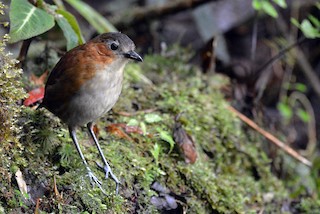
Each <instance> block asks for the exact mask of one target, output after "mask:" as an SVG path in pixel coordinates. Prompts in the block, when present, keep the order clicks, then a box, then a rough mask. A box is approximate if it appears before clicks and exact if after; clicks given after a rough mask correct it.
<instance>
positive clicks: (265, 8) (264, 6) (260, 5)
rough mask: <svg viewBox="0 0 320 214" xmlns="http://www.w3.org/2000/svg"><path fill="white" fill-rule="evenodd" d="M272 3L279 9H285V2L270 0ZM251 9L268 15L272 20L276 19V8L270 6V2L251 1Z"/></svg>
mask: <svg viewBox="0 0 320 214" xmlns="http://www.w3.org/2000/svg"><path fill="white" fill-rule="evenodd" d="M272 2H273V3H275V4H277V5H278V6H279V7H281V8H286V7H287V3H286V1H285V0H272ZM252 7H253V8H254V9H255V10H257V11H259V12H260V11H261V12H264V13H266V14H268V15H269V16H271V17H273V18H277V17H278V12H277V10H276V8H275V7H274V6H273V5H272V3H271V1H270V0H253V1H252Z"/></svg>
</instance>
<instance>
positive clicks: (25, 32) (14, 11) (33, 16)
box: [9, 0, 54, 43]
mask: <svg viewBox="0 0 320 214" xmlns="http://www.w3.org/2000/svg"><path fill="white" fill-rule="evenodd" d="M9 13H10V14H9V17H10V33H9V36H10V42H11V43H13V42H17V41H20V40H25V39H29V38H31V37H34V36H37V35H40V34H42V33H44V32H46V31H48V30H50V29H51V28H52V27H53V26H54V18H53V16H52V15H50V14H48V13H47V12H46V11H44V10H42V9H39V8H37V7H35V6H33V5H32V4H30V3H29V2H28V1H27V0H12V1H11V5H10V12H9Z"/></svg>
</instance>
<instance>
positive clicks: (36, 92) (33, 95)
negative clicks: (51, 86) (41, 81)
mask: <svg viewBox="0 0 320 214" xmlns="http://www.w3.org/2000/svg"><path fill="white" fill-rule="evenodd" d="M28 95H29V96H28V98H27V99H25V100H24V101H23V105H25V106H31V105H33V104H36V103H37V102H39V101H40V100H42V99H43V97H44V87H40V88H35V89H33V90H32V91H29V92H28Z"/></svg>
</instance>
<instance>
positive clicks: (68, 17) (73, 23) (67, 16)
mask: <svg viewBox="0 0 320 214" xmlns="http://www.w3.org/2000/svg"><path fill="white" fill-rule="evenodd" d="M56 12H57V13H58V14H60V15H62V16H63V17H64V18H65V19H66V20H67V21H68V23H69V24H70V26H71V27H72V29H73V31H74V32H75V33H76V35H77V37H78V45H82V44H83V43H85V41H84V38H83V36H82V33H81V30H80V27H79V24H78V22H77V19H76V18H75V17H74V16H73V15H72V14H71V13H69V12H68V11H65V10H62V9H59V10H57V11H56Z"/></svg>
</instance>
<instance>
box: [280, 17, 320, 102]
mask: <svg viewBox="0 0 320 214" xmlns="http://www.w3.org/2000/svg"><path fill="white" fill-rule="evenodd" d="M276 20H277V21H276V24H277V25H278V29H279V30H280V31H281V33H282V34H283V35H284V36H286V37H287V40H288V41H289V42H292V41H294V40H295V38H294V37H293V36H292V35H290V34H289V35H287V32H288V27H287V25H286V22H285V21H284V19H283V18H282V17H281V14H280V15H279V18H277V19H276ZM296 59H297V62H298V64H299V66H300V68H301V71H302V72H303V74H304V75H305V76H306V78H307V79H308V81H309V83H310V85H311V87H312V88H313V90H314V92H315V93H316V94H317V96H318V97H320V80H319V77H318V76H317V74H316V72H315V71H314V70H313V68H312V66H311V65H310V62H309V61H308V59H307V57H306V56H305V54H304V53H303V51H302V50H301V48H299V47H297V48H296Z"/></svg>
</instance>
